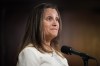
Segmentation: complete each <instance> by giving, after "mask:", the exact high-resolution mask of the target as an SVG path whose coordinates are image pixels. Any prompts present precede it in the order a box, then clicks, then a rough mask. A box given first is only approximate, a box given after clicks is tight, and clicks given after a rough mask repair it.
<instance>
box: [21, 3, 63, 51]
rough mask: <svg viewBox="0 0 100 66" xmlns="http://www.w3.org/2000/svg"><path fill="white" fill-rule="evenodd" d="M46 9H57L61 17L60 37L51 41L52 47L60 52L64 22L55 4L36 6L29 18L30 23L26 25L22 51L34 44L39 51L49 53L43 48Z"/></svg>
mask: <svg viewBox="0 0 100 66" xmlns="http://www.w3.org/2000/svg"><path fill="white" fill-rule="evenodd" d="M46 8H52V9H56V11H57V12H58V15H59V24H60V28H59V31H58V35H57V36H56V37H55V38H54V39H52V41H51V46H52V47H53V48H54V49H55V50H56V51H58V52H60V50H59V35H60V30H61V29H62V22H61V18H60V14H59V11H58V9H57V7H56V6H55V5H54V4H47V3H42V4H39V5H37V6H35V7H34V8H33V10H32V12H31V14H30V16H29V18H28V22H27V25H26V31H25V35H24V38H23V41H22V45H21V49H20V51H21V50H22V49H23V48H25V47H26V46H27V45H28V44H29V43H31V44H33V46H34V47H35V48H36V49H38V50H39V51H41V50H42V51H44V52H49V51H47V50H46V49H45V48H44V47H43V40H44V38H43V30H42V21H41V19H42V16H43V12H44V9H46Z"/></svg>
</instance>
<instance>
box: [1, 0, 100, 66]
mask: <svg viewBox="0 0 100 66" xmlns="http://www.w3.org/2000/svg"><path fill="white" fill-rule="evenodd" d="M41 2H51V3H55V4H57V6H58V8H59V11H60V13H61V18H62V22H63V29H62V33H61V40H60V44H61V45H67V46H70V47H72V48H74V49H76V50H78V51H81V52H84V53H87V54H88V55H90V56H92V57H95V58H96V59H97V60H98V63H99V66H100V1H98V0H97V1H96V0H86V1H85V0H81V1H75V0H0V16H1V21H0V53H1V54H0V65H1V66H16V52H17V48H18V46H19V44H20V42H21V41H22V37H23V34H24V31H25V25H26V22H27V17H28V15H29V13H30V10H31V8H32V7H34V6H35V5H36V4H39V3H41ZM65 56H66V58H67V59H68V63H69V66H84V64H83V60H82V58H81V57H79V56H77V55H67V54H65ZM88 66H96V61H95V60H91V59H89V61H88Z"/></svg>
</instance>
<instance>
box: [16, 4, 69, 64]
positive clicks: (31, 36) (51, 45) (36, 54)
mask: <svg viewBox="0 0 100 66" xmlns="http://www.w3.org/2000/svg"><path fill="white" fill-rule="evenodd" d="M60 30H61V18H60V14H59V11H58V9H57V7H56V6H55V5H52V4H46V3H42V4H40V5H37V6H36V7H34V9H33V10H32V13H31V16H30V17H29V20H28V23H27V28H26V32H25V36H24V39H23V43H22V45H21V50H20V53H19V55H18V62H17V66H68V62H67V60H66V58H65V57H64V56H63V55H62V54H61V52H60V49H59V43H58V38H59V32H60Z"/></svg>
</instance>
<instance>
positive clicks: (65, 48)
mask: <svg viewBox="0 0 100 66" xmlns="http://www.w3.org/2000/svg"><path fill="white" fill-rule="evenodd" d="M70 51H71V47H68V46H62V47H61V52H63V53H65V54H71V52H70Z"/></svg>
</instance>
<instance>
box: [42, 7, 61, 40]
mask: <svg viewBox="0 0 100 66" xmlns="http://www.w3.org/2000/svg"><path fill="white" fill-rule="evenodd" d="M43 29H44V36H45V38H51V39H53V38H54V37H56V36H57V34H58V30H59V16H58V13H57V11H56V10H55V9H52V8H46V9H44V13H43Z"/></svg>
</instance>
